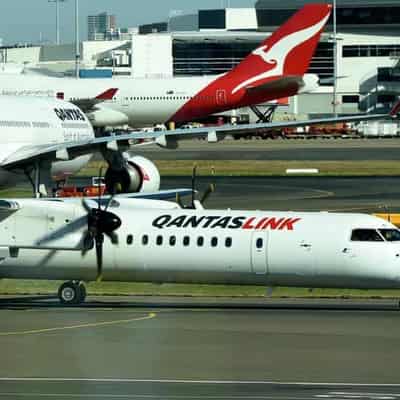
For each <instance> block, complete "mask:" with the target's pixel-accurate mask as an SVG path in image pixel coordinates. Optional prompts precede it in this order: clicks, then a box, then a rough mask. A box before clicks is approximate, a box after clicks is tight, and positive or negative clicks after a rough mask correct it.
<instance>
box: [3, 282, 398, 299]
mask: <svg viewBox="0 0 400 400" xmlns="http://www.w3.org/2000/svg"><path fill="white" fill-rule="evenodd" d="M61 283H62V282H60V281H40V280H14V279H3V280H0V295H44V294H55V293H57V290H58V287H59V286H60V284H61ZM87 289H88V293H89V295H106V296H128V295H135V296H182V297H243V298H247V297H265V296H266V288H265V287H262V286H239V285H197V284H170V283H164V284H153V283H131V282H101V283H96V282H93V283H89V284H88V285H87ZM272 297H273V298H291V297H293V298H400V290H356V289H313V290H312V291H311V290H310V289H308V288H287V287H277V288H274V290H273V293H272Z"/></svg>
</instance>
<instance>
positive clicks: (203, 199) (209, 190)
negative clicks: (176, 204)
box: [200, 183, 215, 204]
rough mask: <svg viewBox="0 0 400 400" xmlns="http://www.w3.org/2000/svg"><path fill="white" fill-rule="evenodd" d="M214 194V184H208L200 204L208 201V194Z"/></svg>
mask: <svg viewBox="0 0 400 400" xmlns="http://www.w3.org/2000/svg"><path fill="white" fill-rule="evenodd" d="M214 192H215V184H214V183H210V184H209V185H208V188H207V190H206V191H205V192H204V194H203V196H202V198H201V200H200V203H201V204H203V203H204V202H205V201H206V200H207V199H208V197H209V196H210V194H211V193H214Z"/></svg>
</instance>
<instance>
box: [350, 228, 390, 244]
mask: <svg viewBox="0 0 400 400" xmlns="http://www.w3.org/2000/svg"><path fill="white" fill-rule="evenodd" d="M351 241H352V242H383V241H384V240H383V238H382V236H381V235H380V234H379V232H378V231H376V230H375V229H354V230H353V231H352V232H351Z"/></svg>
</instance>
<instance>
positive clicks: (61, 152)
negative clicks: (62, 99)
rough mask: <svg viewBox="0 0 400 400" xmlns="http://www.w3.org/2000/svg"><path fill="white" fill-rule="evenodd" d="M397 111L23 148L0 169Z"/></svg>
mask: <svg viewBox="0 0 400 400" xmlns="http://www.w3.org/2000/svg"><path fill="white" fill-rule="evenodd" d="M399 112H400V102H398V103H397V104H396V105H395V106H394V107H393V109H392V110H391V111H390V113H388V114H357V115H352V116H346V117H338V118H319V119H309V120H303V121H279V122H270V123H261V124H246V125H223V126H216V127H204V128H193V129H175V130H171V131H157V132H133V133H129V134H126V135H118V136H106V137H100V138H94V139H91V140H87V141H73V142H63V143H58V144H52V145H43V146H24V147H22V148H20V149H19V150H17V151H15V152H14V153H12V154H11V155H9V156H8V157H6V158H5V159H3V160H2V162H1V164H0V166H1V167H2V168H5V169H8V170H13V169H21V168H24V167H25V166H27V165H32V164H33V163H34V162H35V161H38V160H47V161H66V160H69V159H72V158H75V157H77V156H80V155H83V154H87V153H92V152H95V151H101V150H102V149H104V148H105V147H106V148H108V149H111V150H119V149H120V150H126V149H128V148H129V147H130V141H143V140H149V141H148V142H146V143H138V144H136V145H134V146H143V145H148V144H153V143H155V144H158V145H159V146H161V147H165V148H176V143H177V142H178V141H179V140H183V139H191V138H202V137H203V138H206V139H207V140H208V141H209V142H217V141H218V140H220V139H223V138H224V137H225V136H227V135H233V136H234V135H237V134H246V135H254V134H256V133H262V132H264V131H268V130H271V129H281V128H285V127H292V128H295V127H301V126H309V125H320V124H331V123H337V122H360V121H371V120H382V119H388V118H392V119H393V118H395V117H396V116H397V114H398V113H399Z"/></svg>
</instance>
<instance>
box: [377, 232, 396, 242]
mask: <svg viewBox="0 0 400 400" xmlns="http://www.w3.org/2000/svg"><path fill="white" fill-rule="evenodd" d="M379 232H380V233H381V235H382V236H383V237H384V238H385V240H387V241H388V242H399V241H400V231H399V230H397V229H379Z"/></svg>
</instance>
